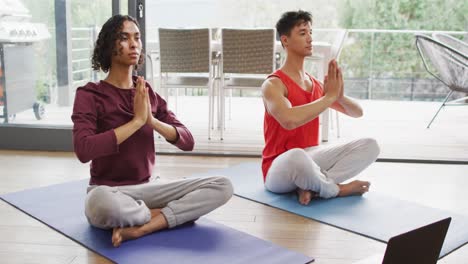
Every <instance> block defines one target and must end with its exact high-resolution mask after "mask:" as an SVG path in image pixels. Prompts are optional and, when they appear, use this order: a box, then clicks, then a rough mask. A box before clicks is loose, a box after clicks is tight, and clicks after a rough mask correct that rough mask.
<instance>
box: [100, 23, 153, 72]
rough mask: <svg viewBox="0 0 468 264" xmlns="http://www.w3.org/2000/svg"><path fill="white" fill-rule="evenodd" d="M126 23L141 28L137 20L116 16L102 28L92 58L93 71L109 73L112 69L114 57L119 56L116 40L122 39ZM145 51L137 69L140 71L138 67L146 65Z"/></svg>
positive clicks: (142, 52)
mask: <svg viewBox="0 0 468 264" xmlns="http://www.w3.org/2000/svg"><path fill="white" fill-rule="evenodd" d="M125 21H131V22H133V23H135V25H137V27H138V28H140V25H139V24H138V22H137V21H136V19H135V18H133V17H131V16H127V15H115V16H112V17H111V18H109V19H108V20H107V21H106V23H104V25H103V26H102V28H101V31H100V32H99V36H98V38H97V40H96V44H95V45H94V52H93V57H92V67H93V70H95V71H99V70H102V71H103V72H108V71H109V69H110V67H111V62H112V56H114V55H117V54H118V50H117V48H116V44H115V43H116V40H117V39H118V38H119V37H120V33H121V32H122V28H123V24H124V22H125ZM144 58H145V56H144V51H143V50H142V51H141V54H140V58H139V59H138V63H137V65H135V69H138V65H142V64H143V63H144Z"/></svg>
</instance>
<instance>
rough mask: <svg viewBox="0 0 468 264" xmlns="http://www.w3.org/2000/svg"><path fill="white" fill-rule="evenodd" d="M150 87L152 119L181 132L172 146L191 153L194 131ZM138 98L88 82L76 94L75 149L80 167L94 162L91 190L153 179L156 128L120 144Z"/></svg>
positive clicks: (126, 91) (128, 91)
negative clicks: (120, 132) (119, 134)
mask: <svg viewBox="0 0 468 264" xmlns="http://www.w3.org/2000/svg"><path fill="white" fill-rule="evenodd" d="M134 82H136V79H135V78H134ZM146 86H147V87H148V88H149V97H150V102H151V112H152V113H153V116H154V117H155V118H157V119H158V120H160V121H161V122H164V123H167V124H169V125H172V126H173V127H174V128H175V129H176V131H177V139H176V140H175V141H174V142H170V143H172V144H174V145H175V146H177V147H178V148H179V149H181V150H186V151H190V150H192V149H193V146H194V140H193V137H192V134H191V133H190V131H189V130H188V129H187V128H186V127H185V126H184V125H183V124H182V123H181V122H180V121H179V120H177V118H176V116H175V115H174V113H173V112H171V111H170V110H168V109H167V103H166V101H165V100H164V99H163V98H161V97H160V96H159V95H158V94H156V93H155V92H153V90H152V88H151V86H150V85H149V84H148V83H147V84H146ZM134 95H135V89H120V88H118V87H115V86H113V85H111V84H110V83H107V82H105V81H100V82H98V83H88V84H86V85H85V86H83V87H79V88H78V89H77V91H76V96H75V103H74V106H73V114H72V116H71V118H72V121H73V145H74V149H75V153H76V155H77V157H78V159H79V160H80V161H81V162H83V163H85V162H88V161H90V160H91V179H90V184H92V185H108V186H120V185H129V184H139V183H144V182H147V181H148V180H149V178H150V177H151V171H152V169H153V166H154V162H155V149H154V136H153V135H154V134H153V129H152V128H151V127H150V126H149V125H144V126H143V127H141V128H140V129H139V130H138V131H136V132H135V133H134V134H133V135H131V136H130V137H129V138H128V139H127V140H125V141H124V142H122V143H121V144H117V138H116V136H115V133H114V129H115V128H117V127H119V126H122V125H124V124H125V123H127V122H129V121H131V120H132V118H133V116H134V113H133V98H134Z"/></svg>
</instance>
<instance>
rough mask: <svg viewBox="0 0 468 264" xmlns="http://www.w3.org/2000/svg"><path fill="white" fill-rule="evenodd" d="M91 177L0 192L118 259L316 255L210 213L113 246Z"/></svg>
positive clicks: (280, 259)
mask: <svg viewBox="0 0 468 264" xmlns="http://www.w3.org/2000/svg"><path fill="white" fill-rule="evenodd" d="M86 187H87V181H85V180H83V181H75V182H69V183H65V184H58V185H52V186H48V187H43V188H37V189H31V190H26V191H21V192H16V193H10V194H5V195H1V196H0V198H1V199H3V200H4V201H6V202H8V203H10V204H11V205H13V206H15V207H17V208H18V209H20V210H22V211H23V212H25V213H27V214H28V215H30V216H32V217H34V218H36V219H38V220H39V221H41V222H43V223H44V224H46V225H48V226H50V227H51V228H53V229H55V230H57V231H58V232H60V233H62V234H64V235H65V236H67V237H69V238H71V239H73V240H74V241H76V242H78V243H80V244H81V245H83V246H85V247H87V248H88V249H90V250H92V251H94V252H96V253H98V254H100V255H102V256H104V257H106V258H108V259H109V260H112V261H114V262H117V263H121V264H125V263H129V264H134V263H164V264H167V263H178V264H179V263H190V264H192V263H208V264H211V263H212V264H218V263H265V264H266V263H278V264H282V263H308V262H311V261H313V258H311V257H307V256H305V255H302V254H299V253H296V252H293V251H290V250H287V249H285V248H281V247H279V246H276V245H274V244H272V243H270V242H267V241H264V240H261V239H258V238H255V237H253V236H250V235H248V234H246V233H243V232H240V231H237V230H235V229H232V228H229V227H227V226H224V225H222V224H219V223H216V222H213V221H209V220H207V219H205V218H201V219H199V220H197V221H196V222H195V223H192V224H186V225H182V226H180V227H177V228H174V229H170V230H164V231H160V232H157V233H153V234H151V235H148V236H145V237H142V238H139V239H136V240H131V241H126V242H124V243H123V244H122V245H121V246H120V247H119V248H114V247H112V244H111V235H112V232H111V231H110V230H102V229H98V228H94V227H91V226H90V225H89V224H88V222H87V221H86V218H85V216H84V199H85V195H86Z"/></svg>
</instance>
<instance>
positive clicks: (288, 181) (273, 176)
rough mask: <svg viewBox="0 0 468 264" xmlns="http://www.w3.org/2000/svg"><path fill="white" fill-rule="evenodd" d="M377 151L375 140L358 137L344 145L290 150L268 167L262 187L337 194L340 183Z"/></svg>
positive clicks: (325, 194) (323, 196) (375, 154)
mask: <svg viewBox="0 0 468 264" xmlns="http://www.w3.org/2000/svg"><path fill="white" fill-rule="evenodd" d="M379 153H380V149H379V146H378V144H377V142H376V141H375V140H374V139H372V138H362V139H358V140H354V141H351V142H348V143H345V144H337V145H333V146H320V145H319V146H315V147H310V148H306V149H301V148H295V149H290V150H288V151H286V152H284V153H283V154H281V155H279V156H278V157H277V158H276V159H275V160H274V161H273V163H272V164H271V167H270V169H269V170H268V173H267V176H266V181H265V187H266V188H267V189H268V190H269V191H271V192H275V193H286V192H291V191H293V190H295V189H297V188H298V187H299V188H301V189H303V190H311V191H314V192H317V193H318V194H319V196H320V197H322V198H331V197H335V196H337V195H338V192H339V188H338V185H337V184H338V183H342V182H344V181H346V180H348V179H350V178H352V177H354V176H356V175H358V174H359V173H360V172H361V171H363V170H364V169H365V168H367V167H368V166H369V165H370V164H371V163H373V162H374V161H375V160H376V159H377V156H378V155H379Z"/></svg>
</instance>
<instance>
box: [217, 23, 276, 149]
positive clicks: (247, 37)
mask: <svg viewBox="0 0 468 264" xmlns="http://www.w3.org/2000/svg"><path fill="white" fill-rule="evenodd" d="M275 34H276V32H275V30H274V29H222V30H221V61H220V65H219V72H220V77H219V78H220V87H219V100H220V104H219V105H220V111H219V112H220V115H219V119H220V120H219V121H220V122H219V129H220V137H221V140H223V135H224V129H225V95H224V92H225V90H226V89H260V87H261V86H262V83H263V81H264V80H265V78H266V77H267V75H268V74H270V73H272V72H273V71H274V70H275V60H276V57H275Z"/></svg>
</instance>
